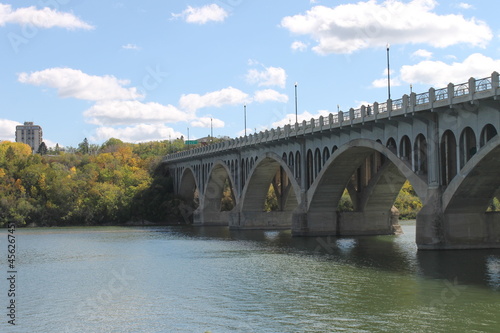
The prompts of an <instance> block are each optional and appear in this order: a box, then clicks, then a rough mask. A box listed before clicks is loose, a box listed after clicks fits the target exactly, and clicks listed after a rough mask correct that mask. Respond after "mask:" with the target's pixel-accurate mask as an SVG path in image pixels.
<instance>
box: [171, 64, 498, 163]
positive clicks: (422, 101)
mask: <svg viewBox="0 0 500 333" xmlns="http://www.w3.org/2000/svg"><path fill="white" fill-rule="evenodd" d="M499 76H500V75H499V74H498V72H493V73H492V74H491V76H490V77H486V78H482V79H474V78H471V79H469V81H468V82H465V83H460V84H456V85H453V84H452V83H450V84H449V85H448V87H446V88H441V89H434V88H430V89H429V91H428V92H424V93H420V94H415V93H413V92H412V93H411V94H410V96H408V95H404V96H403V98H400V99H396V100H390V99H389V100H387V101H386V102H383V103H377V102H375V103H373V105H368V106H361V107H360V108H358V109H352V108H351V109H350V110H349V111H348V112H344V111H339V112H338V113H335V114H332V113H330V114H329V115H328V116H327V117H324V116H321V117H320V118H318V119H314V118H313V119H311V120H307V121H305V120H304V121H302V122H301V123H297V124H295V125H285V126H284V127H283V128H280V127H277V128H276V129H271V130H265V131H263V132H262V131H261V132H259V133H255V134H250V135H248V136H245V137H239V138H236V139H232V140H228V141H224V142H219V143H215V144H212V145H209V146H205V147H199V148H194V149H191V150H186V151H182V152H177V153H173V154H169V155H167V156H166V157H165V161H173V160H176V159H182V158H186V157H191V156H196V155H200V154H212V153H214V152H220V151H225V150H229V149H237V148H241V147H245V146H251V145H256V144H259V143H263V142H270V141H277V140H282V139H287V138H289V137H295V136H299V135H306V134H310V133H313V132H315V131H318V130H323V129H324V128H325V127H328V128H330V129H332V128H336V127H342V126H346V125H351V126H353V125H354V124H355V123H356V122H355V121H356V120H358V119H359V120H362V121H364V118H365V117H367V116H369V117H370V116H372V115H373V116H374V117H371V118H369V120H370V121H373V120H377V119H379V118H380V117H382V116H383V117H387V115H386V114H387V113H388V116H389V117H391V114H392V113H394V112H395V113H399V114H400V113H401V112H408V110H410V111H411V112H415V110H417V111H418V110H425V109H427V110H428V108H429V104H430V105H431V106H430V108H431V109H433V108H434V107H435V106H436V105H437V106H439V105H441V106H443V105H444V104H443V103H446V102H448V103H450V104H451V103H453V99H454V98H458V99H459V100H460V99H462V98H467V97H468V98H470V99H471V100H472V99H473V98H474V94H476V93H478V92H479V93H481V96H483V97H484V94H486V96H490V95H491V96H497V95H498V94H499V93H500V91H499V90H500V82H499V81H500V80H499ZM487 92H489V94H488V93H487ZM462 101H463V100H462ZM418 106H420V109H417V107H418ZM424 107H425V108H424ZM379 115H380V116H379Z"/></svg>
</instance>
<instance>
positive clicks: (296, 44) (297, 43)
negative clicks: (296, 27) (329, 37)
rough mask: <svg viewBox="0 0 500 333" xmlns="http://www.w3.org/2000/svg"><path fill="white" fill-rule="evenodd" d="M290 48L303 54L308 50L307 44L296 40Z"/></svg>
mask: <svg viewBox="0 0 500 333" xmlns="http://www.w3.org/2000/svg"><path fill="white" fill-rule="evenodd" d="M290 47H291V48H292V50H294V51H301V52H303V51H305V50H307V44H306V43H304V42H301V41H298V40H296V41H295V42H293V43H292V45H291V46H290Z"/></svg>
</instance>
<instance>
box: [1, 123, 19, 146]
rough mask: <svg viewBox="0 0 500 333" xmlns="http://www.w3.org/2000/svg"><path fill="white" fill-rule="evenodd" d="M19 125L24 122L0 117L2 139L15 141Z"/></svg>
mask: <svg viewBox="0 0 500 333" xmlns="http://www.w3.org/2000/svg"><path fill="white" fill-rule="evenodd" d="M17 125H22V124H21V123H19V122H17V121H14V120H8V119H0V141H1V140H7V141H14V140H15V139H16V134H15V133H16V126H17Z"/></svg>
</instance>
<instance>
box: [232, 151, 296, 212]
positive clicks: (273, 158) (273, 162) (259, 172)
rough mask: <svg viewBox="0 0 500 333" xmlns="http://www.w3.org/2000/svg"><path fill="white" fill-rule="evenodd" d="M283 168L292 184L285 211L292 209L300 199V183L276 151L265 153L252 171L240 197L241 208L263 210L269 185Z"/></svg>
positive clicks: (255, 210) (244, 209) (254, 210)
mask: <svg viewBox="0 0 500 333" xmlns="http://www.w3.org/2000/svg"><path fill="white" fill-rule="evenodd" d="M280 168H281V170H283V172H284V173H285V175H286V176H287V177H288V181H289V184H290V188H289V192H288V195H287V199H286V204H285V205H284V207H283V210H284V211H292V210H293V209H295V207H297V206H298V204H299V200H300V185H299V184H298V183H297V180H296V179H295V178H294V176H293V173H292V172H291V170H290V169H289V167H288V165H287V164H286V163H285V161H283V159H282V158H281V157H280V156H278V155H277V154H275V153H271V152H268V153H265V154H264V155H262V156H261V158H259V159H258V162H257V163H256V165H255V167H254V168H253V169H252V170H251V171H250V174H249V176H248V179H247V183H246V184H245V187H244V188H243V190H242V195H241V199H240V206H241V210H242V211H243V212H244V211H253V212H262V211H263V209H264V203H265V200H266V196H267V192H268V190H269V186H270V185H271V183H272V181H273V178H274V177H275V176H276V174H277V173H278V171H279V170H280Z"/></svg>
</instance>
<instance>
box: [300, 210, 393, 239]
mask: <svg viewBox="0 0 500 333" xmlns="http://www.w3.org/2000/svg"><path fill="white" fill-rule="evenodd" d="M292 221H293V223H292V234H293V235H294V236H323V235H336V236H361V235H396V234H400V233H401V227H400V226H399V211H398V210H397V209H396V208H395V207H393V208H392V209H391V210H390V211H386V212H385V211H384V212H379V211H373V212H372V211H370V212H309V213H299V212H295V213H294V214H293V217H292Z"/></svg>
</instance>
